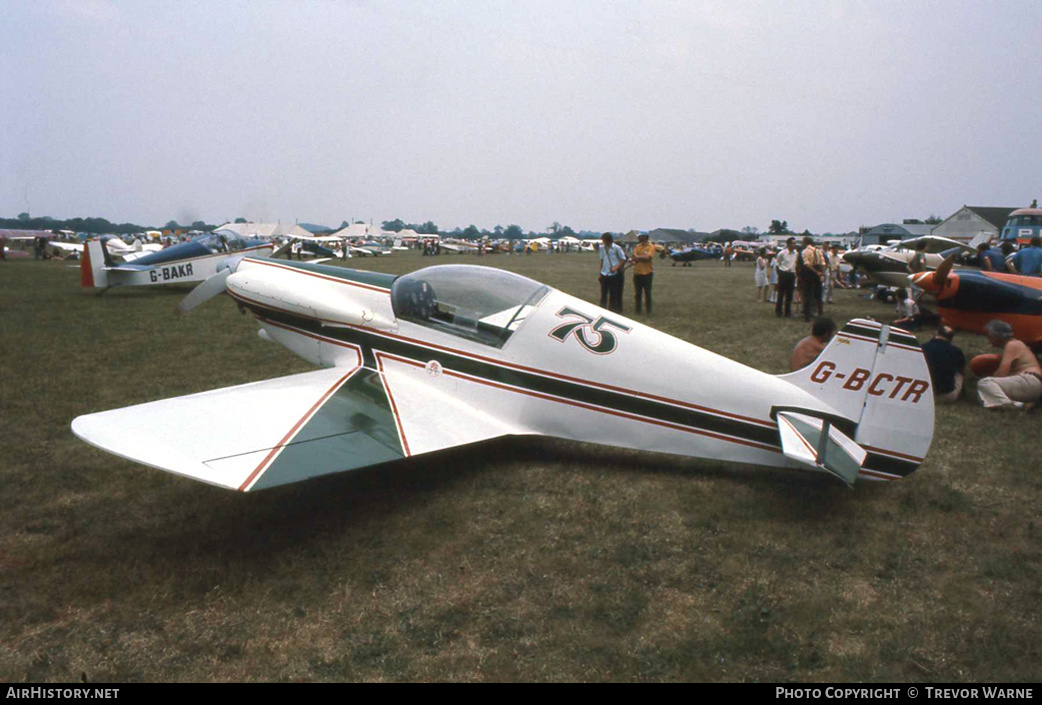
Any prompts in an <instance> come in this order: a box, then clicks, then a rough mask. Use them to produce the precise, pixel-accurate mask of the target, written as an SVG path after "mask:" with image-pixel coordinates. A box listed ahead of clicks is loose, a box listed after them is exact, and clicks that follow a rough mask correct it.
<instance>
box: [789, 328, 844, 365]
mask: <svg viewBox="0 0 1042 705" xmlns="http://www.w3.org/2000/svg"><path fill="white" fill-rule="evenodd" d="M835 333H836V324H835V322H834V321H833V320H832V319H831V318H815V319H814V325H813V326H811V329H810V335H808V336H807V337H806V338H804V339H803V340H801V341H800V342H798V343H796V347H795V348H793V349H792V359H791V360H789V369H791V370H792V371H793V372H795V371H796V370H800V369H803V368H804V367H806V366H807V365H809V364H810V363H812V362H814V360H815V358H817V357H818V355H820V354H821V351H822V350H824V349H825V346H826V345H828V344H829V341H830V340H832V336H833V335H834V334H835Z"/></svg>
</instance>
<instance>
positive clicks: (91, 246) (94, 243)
mask: <svg viewBox="0 0 1042 705" xmlns="http://www.w3.org/2000/svg"><path fill="white" fill-rule="evenodd" d="M107 255H108V253H107V252H106V251H105V245H104V244H103V243H102V242H101V240H98V239H94V240H88V241H87V242H86V244H85V245H84V247H83V257H82V258H81V259H80V286H82V287H84V288H86V289H93V288H98V289H104V288H107V287H108V285H109V276H108V272H107V271H105V265H106V264H107V260H108V256H107Z"/></svg>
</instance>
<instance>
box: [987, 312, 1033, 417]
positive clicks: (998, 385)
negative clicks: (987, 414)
mask: <svg viewBox="0 0 1042 705" xmlns="http://www.w3.org/2000/svg"><path fill="white" fill-rule="evenodd" d="M984 331H985V335H987V336H988V342H989V343H991V344H992V346H994V347H996V348H1001V349H1002V357H1001V358H1000V360H999V366H998V368H997V369H996V370H995V372H994V373H993V374H992V376H991V377H985V378H984V379H982V380H981V381H980V382H978V383H977V393H978V394H979V395H980V399H981V402H983V404H984V408H986V409H1011V408H1016V409H1023V408H1024V407H1025V406H1027V405H1028V404H1034V403H1037V402H1038V400H1039V398H1042V367H1040V366H1039V364H1038V358H1036V357H1035V354H1034V353H1033V352H1031V349H1030V348H1028V346H1027V345H1025V344H1024V343H1022V342H1021V341H1019V340H1017V339H1016V338H1014V337H1013V328H1012V326H1010V324H1008V323H1006V322H1005V321H1000V320H993V321H988V324H987V325H986V326H985V327H984Z"/></svg>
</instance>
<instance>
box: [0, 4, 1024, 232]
mask: <svg viewBox="0 0 1042 705" xmlns="http://www.w3.org/2000/svg"><path fill="white" fill-rule="evenodd" d="M0 26H2V27H3V39H2V41H0V216H3V217H13V216H15V215H17V214H18V213H20V212H22V211H29V212H31V213H32V214H33V215H34V216H36V215H50V216H53V217H56V218H71V217H76V216H83V217H86V216H100V217H105V218H108V219H109V220H112V221H114V222H125V221H129V222H136V223H140V224H152V225H155V224H160V225H161V224H163V223H165V222H167V221H168V220H171V219H175V220H177V221H178V222H181V223H190V222H191V221H194V220H204V221H207V222H211V223H213V222H220V221H223V220H225V219H234V218H236V217H240V216H242V217H246V218H249V219H251V220H271V221H273V220H282V221H283V222H292V221H295V220H296V221H301V222H311V223H321V224H326V225H332V226H336V225H339V224H340V222H341V221H342V220H345V219H362V220H366V221H369V220H373V221H374V222H376V223H379V222H380V221H384V220H391V219H394V218H402V219H403V220H405V221H407V222H423V221H426V220H433V221H434V222H435V223H437V224H438V225H439V226H440V227H441V228H442V229H443V230H451V229H452V228H454V227H457V226H459V227H466V226H467V225H470V224H471V223H473V224H476V225H477V226H478V227H479V228H492V227H493V226H495V225H497V224H500V225H503V226H506V225H510V224H513V223H516V224H519V225H521V226H522V227H523V228H524V229H525V230H535V231H540V230H545V229H546V228H547V226H549V225H551V224H552V223H553V222H555V221H556V222H559V223H561V224H562V225H569V226H571V227H572V228H574V229H576V230H580V229H590V230H616V231H624V230H629V229H631V228H644V229H648V228H655V227H673V228H684V229H686V228H695V229H697V230H714V229H716V228H720V227H734V228H742V227H745V226H754V227H757V228H759V229H761V230H765V229H766V228H767V226H768V225H769V224H770V221H771V219H774V218H777V219H780V220H787V221H788V222H789V225H790V227H792V228H794V229H796V230H798V231H802V230H803V229H805V228H807V229H810V230H811V231H813V232H826V231H831V232H841V231H847V230H851V229H855V228H857V227H858V226H859V225H875V224H878V223H883V222H894V221H896V222H900V220H901V219H902V218H925V217H927V216H929V215H930V214H937V215H940V216H942V217H946V216H948V215H950V214H951V213H953V212H954V211H955V210H957V209H958V208H960V207H961V206H962V205H964V204H969V205H988V206H1022V205H1027V204H1028V203H1029V202H1030V201H1031V199H1032V198H1036V197H1042V0H994V1H990V2H983V1H982V0H971V1H966V2H963V1H961V0H939V1H937V2H928V1H926V0H862V1H860V2H843V1H839V0H835V1H831V2H830V1H827V0H764V1H752V0H750V1H746V0H719V1H717V0H703V1H698V0H685V1H678V2H670V1H666V0H652V1H649V0H639V1H633V2H611V1H609V0H546V1H544V0H512V1H504V2H499V1H497V0H491V1H490V0H459V1H452V0H437V1H436V2H435V1H431V0H427V1H423V2H412V1H407V0H385V1H373V2H369V1H363V0H359V1H355V2H347V1H339V2H338V1H335V0H321V1H318V0H315V1H312V0H270V1H267V2H265V1H263V0H249V1H242V2H231V1H227V0H205V1H204V2H191V1H188V0H176V1H173V2H158V1H153V0H120V1H114V0H0Z"/></svg>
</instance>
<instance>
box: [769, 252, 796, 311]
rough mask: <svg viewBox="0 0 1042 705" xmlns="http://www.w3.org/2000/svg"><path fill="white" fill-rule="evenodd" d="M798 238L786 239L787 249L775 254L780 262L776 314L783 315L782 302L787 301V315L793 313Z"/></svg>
mask: <svg viewBox="0 0 1042 705" xmlns="http://www.w3.org/2000/svg"><path fill="white" fill-rule="evenodd" d="M799 256H800V253H799V252H797V251H796V238H794V237H790V238H789V239H788V240H786V241H785V249H784V250H782V251H781V252H779V253H778V254H776V255H775V256H774V258H775V261H776V262H777V263H778V301H777V302H776V303H775V304H774V315H776V316H778V317H781V315H782V309H783V306H782V302H783V301H784V302H785V305H784V311H785V317H786V318H788V317H789V316H791V315H792V292H793V289H795V288H796V258H797V257H799Z"/></svg>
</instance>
